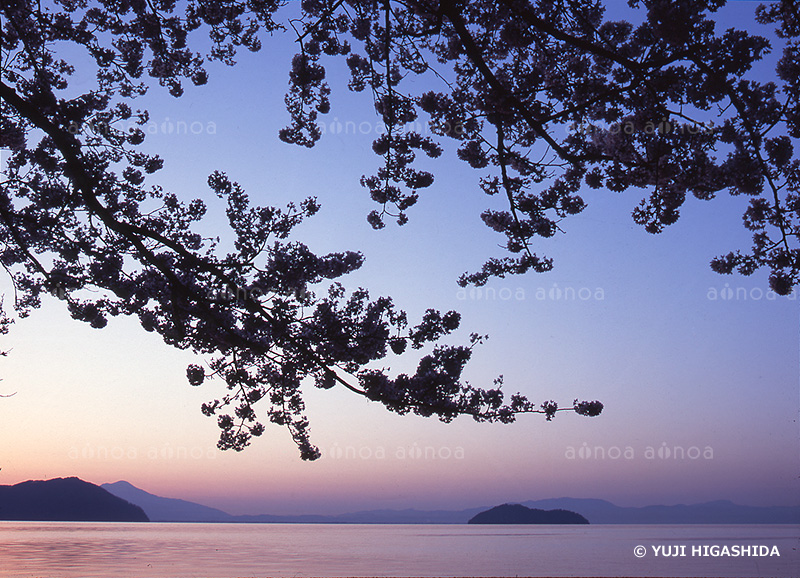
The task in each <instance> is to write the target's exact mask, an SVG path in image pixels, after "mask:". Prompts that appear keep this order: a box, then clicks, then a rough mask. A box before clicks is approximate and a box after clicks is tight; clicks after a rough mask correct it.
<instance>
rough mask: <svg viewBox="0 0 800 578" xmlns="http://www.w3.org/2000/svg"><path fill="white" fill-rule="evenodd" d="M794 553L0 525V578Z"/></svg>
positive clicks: (712, 541) (366, 530)
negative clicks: (669, 555) (732, 553)
mask: <svg viewBox="0 0 800 578" xmlns="http://www.w3.org/2000/svg"><path fill="white" fill-rule="evenodd" d="M799 542H800V527H799V526H790V525H764V526H724V525H719V526H717V525H714V526H604V525H591V526H474V525H463V526H460V525H447V526H445V525H441V526H439V525H430V526H429V525H388V524H387V525H355V524H353V525H349V524H348V525H327V524H164V523H159V524H153V523H149V524H124V523H94V522H84V523H74V522H0V577H1V578H33V577H36V578H111V577H113V578H199V577H209V578H233V577H266V576H288V577H304V576H765V577H766V576H771V577H788V576H794V577H797V576H800V553H799V552H798V547H800V544H799ZM734 545H737V546H738V545H743V546H746V545H750V546H751V548H750V552H752V553H756V552H764V551H765V550H764V549H763V548H762V549H759V548H758V546H766V548H767V550H769V551H770V552H774V549H773V546H776V547H777V549H778V551H779V552H780V556H779V557H778V556H738V557H733V556H724V555H717V556H713V555H712V554H713V552H717V554H722V553H723V552H724V550H723V547H724V546H727V548H728V551H729V552H730V551H731V550H732V549H731V547H732V546H734ZM637 546H642V547H644V549H643V550H642V549H640V550H638V551H636V547H637ZM681 546H683V548H681ZM692 547H695V548H697V550H696V552H695V555H692V554H693V551H692ZM715 548H717V549H715ZM654 549H657V550H658V552H659V554H661V553H664V552H665V551H666V552H668V553H674V554H676V556H674V557H663V556H661V555H655V550H654ZM642 551H644V552H645V554H644V556H642V557H637V555H636V553H637V552H638V553H639V554H641V552H642ZM681 552H683V553H684V554H685V555H683V556H681V555H680V554H681Z"/></svg>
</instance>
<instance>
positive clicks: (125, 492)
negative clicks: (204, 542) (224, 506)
mask: <svg viewBox="0 0 800 578" xmlns="http://www.w3.org/2000/svg"><path fill="white" fill-rule="evenodd" d="M100 487H101V488H103V489H104V490H106V491H108V492H109V493H111V494H113V495H115V496H117V497H119V498H122V499H123V500H126V501H128V502H130V503H132V504H136V505H137V506H140V507H141V508H142V510H144V511H145V513H146V514H147V517H148V518H150V521H152V522H235V521H236V520H235V517H234V516H231V515H230V514H228V513H227V512H223V511H222V510H217V509H216V508H209V507H208V506H203V505H202V504H195V503H194V502H188V501H186V500H177V499H174V498H162V497H161V496H155V495H153V494H150V493H148V492H145V491H144V490H140V489H139V488H137V487H136V486H134V485H133V484H130V483H128V482H125V481H119V482H114V483H113V484H102V485H101V486H100Z"/></svg>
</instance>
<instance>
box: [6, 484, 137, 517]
mask: <svg viewBox="0 0 800 578" xmlns="http://www.w3.org/2000/svg"><path fill="white" fill-rule="evenodd" d="M0 520H17V521H35V522H148V521H149V520H148V518H147V515H146V514H145V513H144V510H142V508H140V507H139V506H136V505H134V504H131V503H128V502H127V501H125V500H123V499H121V498H119V497H117V496H115V495H113V494H111V493H109V492H107V491H106V490H104V489H103V488H101V487H99V486H96V485H94V484H90V483H89V482H84V481H83V480H80V479H78V478H55V479H52V480H36V481H33V480H31V481H27V482H21V483H19V484H15V485H13V486H0Z"/></svg>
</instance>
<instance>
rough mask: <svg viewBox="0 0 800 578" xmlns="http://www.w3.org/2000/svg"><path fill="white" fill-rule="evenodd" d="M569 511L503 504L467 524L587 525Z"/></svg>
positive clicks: (585, 521)
mask: <svg viewBox="0 0 800 578" xmlns="http://www.w3.org/2000/svg"><path fill="white" fill-rule="evenodd" d="M588 523H589V520H587V519H586V518H584V517H583V516H581V515H580V514H577V513H575V512H570V511H569V510H537V509H534V508H527V507H525V506H523V505H522V504H503V505H502V506H495V507H494V508H491V509H489V510H486V511H484V512H480V513H479V514H476V515H475V516H473V517H472V518H471V519H470V520H469V522H467V524H588Z"/></svg>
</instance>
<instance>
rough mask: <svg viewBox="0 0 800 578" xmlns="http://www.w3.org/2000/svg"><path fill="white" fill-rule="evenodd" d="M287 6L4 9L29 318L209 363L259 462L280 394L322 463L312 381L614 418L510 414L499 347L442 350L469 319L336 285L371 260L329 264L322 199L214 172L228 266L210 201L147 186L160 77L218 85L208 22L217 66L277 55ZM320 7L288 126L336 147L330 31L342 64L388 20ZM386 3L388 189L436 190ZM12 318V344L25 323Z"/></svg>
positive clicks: (194, 370)
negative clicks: (279, 201) (416, 156)
mask: <svg viewBox="0 0 800 578" xmlns="http://www.w3.org/2000/svg"><path fill="white" fill-rule="evenodd" d="M280 6H281V3H279V2H275V1H269V0H262V1H258V0H256V1H249V2H247V3H246V4H244V3H239V2H230V1H227V2H208V1H200V0H196V1H189V2H187V3H186V4H185V5H184V6H183V8H184V9H185V10H184V11H183V12H182V13H181V14H179V13H178V12H177V11H176V7H175V5H174V4H173V3H171V2H169V1H166V0H162V1H159V0H152V1H150V2H146V3H145V2H131V3H122V4H120V3H117V2H111V1H110V0H99V1H96V2H77V3H44V4H43V3H39V2H24V1H23V2H7V3H5V4H4V5H3V8H2V11H3V22H2V37H1V38H0V41H1V42H2V50H3V55H2V58H3V61H2V78H1V79H0V99H1V101H0V102H1V106H2V116H1V117H0V138H2V140H1V141H0V146H2V147H3V148H6V149H8V150H10V156H9V158H8V162H7V163H6V167H5V171H4V175H3V180H2V182H0V185H1V186H0V195H1V196H0V230H2V233H3V235H2V246H0V262H2V264H3V266H4V268H5V270H6V272H7V273H8V275H9V277H10V279H11V281H12V283H13V287H14V304H13V308H14V310H15V311H16V312H17V314H18V315H20V316H23V317H24V316H25V315H27V314H28V312H29V311H30V310H31V309H32V308H35V307H38V306H39V305H40V303H41V297H42V295H43V294H47V293H49V294H52V295H54V296H56V297H58V298H59V299H61V300H63V301H64V302H65V304H66V307H67V308H68V310H69V311H70V313H71V315H72V317H73V318H75V319H77V320H80V321H84V322H87V323H89V324H90V325H91V326H92V327H95V328H103V327H105V325H106V324H107V322H108V318H109V317H114V316H118V315H126V316H135V317H137V318H138V320H139V322H140V324H141V326H142V328H143V329H145V330H146V331H154V332H156V333H158V334H159V335H160V336H161V338H162V339H163V340H164V341H165V343H167V344H169V345H171V346H173V347H176V348H179V349H190V350H192V351H194V352H196V353H198V354H201V355H204V356H208V357H209V361H208V367H203V366H201V365H197V364H192V365H190V366H189V367H188V368H187V379H188V380H189V382H190V383H191V384H192V385H196V386H197V385H200V384H202V383H203V382H204V381H205V380H206V379H207V378H209V377H218V378H220V379H221V380H223V381H224V382H225V384H226V387H227V393H226V394H225V395H224V396H222V397H220V398H219V399H216V400H214V401H212V402H209V403H207V404H204V405H203V407H202V411H203V412H204V413H205V414H206V415H209V416H212V415H215V416H217V422H218V425H219V427H220V428H221V435H220V441H219V444H218V445H219V447H220V448H222V449H228V448H232V449H236V450H241V449H243V448H244V447H245V446H246V445H247V444H248V443H249V442H250V440H251V438H252V437H253V436H259V435H261V434H262V433H263V431H264V426H263V425H262V423H261V419H260V418H259V417H258V416H257V414H256V409H255V408H256V406H257V404H259V402H262V400H264V402H263V403H264V405H266V406H267V410H266V417H267V419H268V420H269V421H271V422H273V423H276V424H279V425H283V426H286V427H287V428H288V430H289V432H290V433H291V435H292V437H293V439H294V441H295V443H296V444H297V445H298V447H299V449H300V453H301V457H302V458H303V459H315V458H316V457H318V456H319V451H318V450H317V448H316V447H314V446H313V445H312V444H311V442H310V439H309V435H308V421H307V419H306V418H305V416H304V402H303V398H302V395H301V386H302V385H303V383H304V382H306V381H307V380H313V382H314V384H315V385H316V386H317V387H320V388H325V389H327V388H331V387H334V386H336V385H339V386H342V387H345V388H347V389H348V390H350V391H352V392H354V393H356V394H359V395H361V396H364V397H367V398H368V399H371V400H374V401H377V402H380V403H382V404H383V405H384V406H386V407H387V408H388V409H390V410H392V411H395V412H398V413H408V412H413V413H416V414H419V415H424V416H433V415H435V416H437V417H439V418H440V419H442V420H444V421H449V420H451V419H453V418H454V417H456V416H458V415H470V416H472V417H473V418H475V419H476V420H478V421H500V422H510V421H513V420H514V419H515V416H516V415H518V414H521V413H542V414H544V415H545V417H546V418H547V419H548V420H550V419H552V417H553V416H554V415H555V413H556V412H557V411H565V410H572V411H575V412H576V413H578V414H581V415H587V416H594V415H598V414H599V413H600V412H601V411H602V404H600V403H599V402H583V401H578V400H575V402H574V403H573V404H572V406H571V407H565V408H559V407H558V406H557V405H556V404H555V402H552V401H548V402H544V403H542V404H538V405H537V404H535V403H533V402H530V401H529V400H528V399H527V398H526V397H524V396H522V395H519V394H516V395H513V396H511V399H510V401H509V402H507V403H506V402H505V401H504V395H503V393H502V391H501V390H500V385H501V382H502V379H501V378H499V379H498V380H496V381H495V383H494V384H493V386H492V388H489V389H482V388H477V387H473V386H471V385H469V384H468V383H466V382H465V381H463V380H462V377H461V376H462V371H463V369H464V366H465V364H466V363H467V361H468V360H469V359H470V357H471V352H472V348H473V347H474V346H475V345H477V344H478V343H480V342H481V340H482V339H483V338H482V337H481V336H479V335H477V334H473V335H472V336H471V338H470V342H469V344H467V345H462V346H449V345H442V344H441V343H439V341H440V338H442V337H443V336H445V335H448V334H449V333H451V332H452V331H454V330H455V329H457V328H458V326H459V323H460V316H459V315H458V313H456V312H454V311H450V312H447V313H444V314H442V313H440V312H438V311H436V310H433V309H429V310H428V311H427V312H426V313H425V314H424V316H423V317H422V319H421V321H420V322H419V323H418V324H417V325H414V326H412V325H410V324H409V323H408V320H407V316H406V314H405V313H404V312H402V311H399V310H397V309H396V308H395V307H394V304H393V303H392V301H391V299H389V298H386V297H380V298H377V299H374V300H373V299H371V298H370V296H369V294H368V292H367V291H366V290H364V289H360V288H359V289H357V290H355V291H351V292H349V293H348V292H347V291H345V288H344V287H343V286H342V285H341V284H340V283H338V282H337V281H336V280H337V279H338V278H339V277H341V276H343V275H345V274H347V273H349V272H351V271H354V270H356V269H358V268H359V267H360V266H361V264H362V262H363V257H362V255H361V254H360V253H357V252H343V253H332V254H329V255H323V256H319V255H315V254H314V253H312V252H311V251H310V250H309V249H308V247H306V246H305V245H303V244H302V243H300V242H298V241H293V240H290V239H289V237H290V234H291V232H292V229H293V228H294V227H295V226H296V225H297V224H298V223H300V222H301V221H302V220H303V219H305V218H306V217H310V216H312V215H314V214H315V213H316V212H317V210H318V209H319V205H318V204H317V202H316V199H314V198H308V199H305V200H303V201H302V202H300V203H298V204H294V203H290V204H289V205H288V206H287V207H286V208H285V209H279V208H276V207H257V206H252V205H251V203H250V200H249V198H248V196H247V194H246V193H245V191H244V190H243V189H242V188H241V187H240V186H239V185H238V184H237V183H235V182H233V181H231V180H230V179H229V178H228V177H227V176H226V175H225V174H223V173H221V172H213V173H212V174H211V175H210V176H209V178H208V184H209V187H210V188H211V189H212V190H213V192H214V193H215V194H216V195H217V196H218V197H220V198H221V199H224V200H225V202H226V203H227V217H228V224H229V227H230V234H231V235H232V236H233V238H234V240H235V243H234V246H235V249H234V250H233V251H231V252H228V253H222V252H221V251H220V250H219V249H218V247H217V246H216V241H215V240H213V239H208V238H204V237H203V236H201V235H200V234H199V233H197V232H196V231H195V230H194V225H195V224H196V223H197V222H198V221H200V220H201V219H202V217H203V216H204V214H205V212H206V207H205V205H204V203H202V202H201V201H200V200H191V201H188V202H185V201H182V200H180V199H179V197H178V196H177V195H176V194H174V193H172V192H167V191H164V190H163V189H162V188H161V187H159V186H153V185H147V184H146V182H147V180H148V179H152V178H153V177H150V176H149V175H152V174H154V173H156V172H157V171H158V170H159V169H160V168H161V167H162V165H163V161H162V160H161V158H159V157H158V156H155V155H148V154H145V153H143V152H141V150H140V146H141V144H142V143H143V141H144V139H145V134H144V131H143V130H142V128H141V127H142V126H144V125H145V124H146V123H147V122H148V119H149V115H148V113H147V111H143V110H136V111H134V110H133V109H132V108H131V106H130V105H129V104H128V103H129V102H130V101H132V100H133V99H135V97H136V96H139V95H142V94H144V93H145V92H146V90H147V89H148V86H147V83H146V82H144V81H143V80H142V78H143V77H145V76H149V77H151V78H154V79H156V80H157V81H158V83H159V84H161V85H162V86H164V87H166V88H167V89H168V90H169V92H170V93H171V94H172V95H173V96H175V97H180V96H181V94H182V93H183V88H182V82H183V81H184V80H186V79H190V80H191V81H192V82H193V83H194V84H197V85H202V84H205V83H206V81H207V73H206V71H205V69H204V68H203V59H202V57H201V56H200V55H199V54H197V53H195V52H193V51H192V50H191V49H190V48H189V44H188V37H189V34H190V33H191V32H192V31H193V30H196V29H199V28H204V29H206V31H207V32H208V33H209V34H210V37H211V39H212V48H211V52H210V54H209V57H210V58H211V59H216V60H220V61H222V62H225V63H227V64H233V63H234V61H233V58H234V56H235V53H236V50H237V49H238V48H239V47H245V48H247V49H249V50H253V51H255V50H258V49H259V48H260V46H261V40H260V39H259V33H260V32H263V31H266V32H273V31H278V30H282V29H283V28H284V27H283V26H282V25H281V24H279V23H278V22H276V21H275V20H274V19H273V17H274V16H275V15H276V14H277V11H278V9H279V8H280ZM309 6H310V7H312V8H313V9H314V10H313V11H315V12H314V14H315V17H316V20H315V22H314V23H309V24H307V20H306V19H305V18H306V17H307V16H308V15H310V14H311V13H308V14H306V13H304V15H303V18H301V19H300V20H299V21H298V20H294V21H293V22H292V24H294V25H295V26H296V25H297V22H301V23H302V26H301V27H300V28H295V29H296V30H297V33H298V39H299V40H300V41H301V52H300V54H299V55H298V56H297V57H296V58H295V59H294V61H293V69H292V72H291V75H290V78H291V79H292V84H291V88H290V91H289V94H288V95H287V98H286V102H287V106H288V108H289V110H290V112H291V114H292V115H293V118H294V119H295V121H296V123H295V125H294V126H293V127H290V128H288V129H286V130H285V131H283V132H282V133H281V137H282V138H284V140H289V141H292V142H297V143H299V144H305V145H307V146H310V145H312V144H313V142H314V141H315V140H316V139H317V138H318V137H319V134H318V131H317V130H316V129H315V128H314V119H315V118H316V117H317V115H318V114H324V113H326V112H327V111H328V109H329V103H328V100H327V94H328V92H329V90H328V89H327V88H326V86H325V85H324V84H323V83H322V79H323V78H324V73H321V70H322V69H321V68H320V67H319V66H318V65H317V64H316V60H317V58H318V55H319V50H320V38H322V37H325V36H326V35H327V40H326V46H325V51H326V52H328V53H332V54H346V53H347V52H348V49H346V48H345V46H346V45H345V44H341V43H339V42H338V40H337V39H336V34H339V33H344V32H346V31H347V30H349V26H350V24H351V23H352V22H350V21H349V20H348V18H349V16H347V14H349V13H350V12H349V11H350V10H355V12H356V13H362V14H366V12H365V9H366V10H367V11H371V10H372V7H370V6H369V3H353V2H336V3H332V4H328V3H319V4H317V3H313V2H309V3H306V5H304V9H305V8H308V7H309ZM381 6H382V9H383V11H384V12H383V16H384V18H383V20H382V22H383V23H384V25H385V31H384V36H385V37H384V38H383V39H382V40H381V39H380V38H372V39H370V41H369V45H370V46H371V48H370V49H371V50H373V51H374V55H373V56H374V58H373V62H375V63H381V65H382V66H383V67H384V68H383V71H382V72H383V74H382V75H381V78H382V80H381V81H380V82H385V84H386V90H381V91H376V92H375V94H376V98H379V99H381V102H380V105H379V107H381V108H380V110H381V111H382V112H381V114H382V115H383V118H384V120H385V122H386V123H387V127H389V129H388V133H387V139H386V143H387V149H386V151H385V152H384V153H383V155H384V158H385V161H386V165H387V167H386V169H385V171H384V172H382V173H380V174H379V177H380V180H381V182H383V183H384V185H385V186H386V187H387V189H392V187H393V185H390V184H389V183H392V182H395V181H397V180H398V179H402V180H403V182H405V183H407V184H408V183H412V184H415V185H417V186H424V185H425V183H428V184H429V183H430V182H431V181H432V178H433V177H432V175H430V174H428V173H424V172H417V171H415V170H414V169H412V168H410V166H409V163H410V162H411V161H412V160H413V154H409V150H408V147H410V148H421V149H422V150H425V151H426V152H427V153H428V154H429V155H430V156H437V155H438V154H439V153H440V149H439V148H438V145H436V144H435V143H434V142H433V141H432V140H431V139H429V138H423V137H419V138H416V137H412V138H408V136H407V135H404V134H399V133H396V132H393V131H392V127H400V126H401V125H402V123H404V122H406V121H407V115H405V116H404V114H403V112H402V110H403V107H409V106H412V107H413V105H412V104H411V103H410V102H409V101H407V100H406V97H405V96H403V95H401V94H399V93H396V92H394V90H393V89H392V86H393V85H394V84H395V83H397V82H399V78H397V67H396V64H395V62H394V56H393V54H394V52H393V48H392V43H393V41H394V39H395V37H394V36H393V35H394V34H395V32H394V30H396V29H397V30H406V28H404V25H403V24H402V23H401V24H400V26H399V27H396V26H394V25H393V24H392V22H393V21H394V20H396V19H398V18H399V19H402V18H403V17H402V16H401V15H400V13H399V12H397V11H395V10H394V9H393V7H392V2H390V1H388V0H386V1H385V2H383V3H382V4H381ZM340 10H342V11H345V12H346V14H345V15H344V17H342V16H343V15H342V14H341V13H340ZM370 13H371V12H370ZM376 13H380V7H379V8H378V11H377V12H376ZM354 34H360V33H354ZM370 34H371V33H370ZM403 34H405V33H404V32H403V33H400V35H399V36H398V37H397V38H403V37H404V36H403ZM65 43H66V44H67V45H69V46H70V49H69V50H68V51H67V54H70V53H71V54H75V53H74V51H75V50H81V51H83V53H84V55H85V56H89V57H91V59H92V61H93V62H94V65H95V74H96V79H97V86H96V88H94V89H93V90H91V91H89V92H86V93H84V94H80V95H78V96H74V95H71V93H70V91H69V90H68V88H71V87H70V77H71V76H72V75H73V73H74V69H73V67H72V66H71V64H70V63H69V62H68V61H67V60H63V59H62V57H61V52H60V51H59V48H60V47H61V46H63V44H65ZM70 51H72V52H70ZM375 82H378V81H375ZM121 125H128V126H129V128H127V129H125V128H120V126H121ZM404 143H405V144H404ZM398 147H399V148H398ZM403 147H406V148H405V149H403ZM376 150H377V149H376ZM508 162H509V163H511V162H512V161H511V160H509V161H508ZM392 191H393V192H392V194H395V193H394V189H392ZM408 199H410V197H406V201H403V200H401V199H399V198H398V197H392V199H387V201H385V202H389V201H391V202H395V201H397V202H396V204H397V205H398V207H399V209H400V216H401V217H402V216H403V213H402V211H403V210H404V209H405V208H407V206H410V204H412V203H410V202H409V200H408ZM384 204H385V203H384ZM314 290H317V291H319V292H321V294H320V295H317V294H315V293H314ZM2 319H3V321H2V322H0V330H2V332H5V329H7V322H8V320H7V319H6V318H5V316H3V318H2ZM428 344H434V347H433V350H432V352H431V353H429V354H427V355H424V356H422V357H421V359H420V361H419V363H418V367H417V370H416V372H415V373H414V374H413V375H406V374H400V375H398V376H396V377H390V375H389V374H388V372H385V371H378V370H375V369H371V368H369V366H370V364H371V363H372V362H374V361H376V360H380V359H384V358H386V357H387V355H389V354H390V351H391V354H392V355H402V354H403V353H404V351H406V349H407V348H409V347H410V348H411V349H414V350H419V349H422V348H423V347H425V346H426V345H428ZM226 412H230V413H226Z"/></svg>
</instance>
